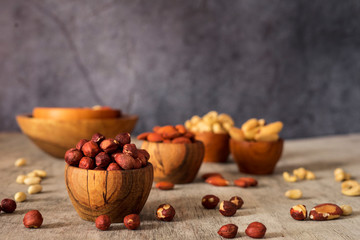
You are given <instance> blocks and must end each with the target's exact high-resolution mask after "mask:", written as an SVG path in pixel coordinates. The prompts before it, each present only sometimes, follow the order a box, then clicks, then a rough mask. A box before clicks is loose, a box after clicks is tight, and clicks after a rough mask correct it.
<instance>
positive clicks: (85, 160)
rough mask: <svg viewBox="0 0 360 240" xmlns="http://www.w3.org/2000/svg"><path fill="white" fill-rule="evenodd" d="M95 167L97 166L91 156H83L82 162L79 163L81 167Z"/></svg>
mask: <svg viewBox="0 0 360 240" xmlns="http://www.w3.org/2000/svg"><path fill="white" fill-rule="evenodd" d="M94 167H95V163H94V159H92V158H89V157H83V158H81V160H80V163H79V168H83V169H94Z"/></svg>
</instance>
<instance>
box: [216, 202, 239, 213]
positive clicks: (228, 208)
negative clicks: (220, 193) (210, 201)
mask: <svg viewBox="0 0 360 240" xmlns="http://www.w3.org/2000/svg"><path fill="white" fill-rule="evenodd" d="M236 210H237V207H236V205H235V204H233V203H232V202H230V201H222V202H221V203H220V207H219V212H220V213H221V214H222V215H224V216H225V217H231V216H233V215H234V214H235V213H236Z"/></svg>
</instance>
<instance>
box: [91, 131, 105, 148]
mask: <svg viewBox="0 0 360 240" xmlns="http://www.w3.org/2000/svg"><path fill="white" fill-rule="evenodd" d="M104 139H105V136H104V135H102V134H101V133H95V134H94V135H93V136H92V137H91V141H93V142H94V143H97V144H98V145H100V143H101V142H102V141H103V140H104Z"/></svg>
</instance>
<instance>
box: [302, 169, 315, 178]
mask: <svg viewBox="0 0 360 240" xmlns="http://www.w3.org/2000/svg"><path fill="white" fill-rule="evenodd" d="M305 178H306V180H314V179H316V176H315V174H314V173H313V172H312V171H309V170H308V171H306V177H305Z"/></svg>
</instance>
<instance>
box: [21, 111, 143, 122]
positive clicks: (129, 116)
mask: <svg viewBox="0 0 360 240" xmlns="http://www.w3.org/2000/svg"><path fill="white" fill-rule="evenodd" d="M16 118H22V119H28V120H32V121H55V122H72V121H73V122H79V121H90V122H91V121H93V122H95V121H113V120H137V119H139V116H138V115H136V114H123V115H121V116H120V117H116V118H94V119H86V118H85V119H73V120H62V119H53V118H49V119H46V118H34V117H33V116H32V113H23V114H18V115H16Z"/></svg>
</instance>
